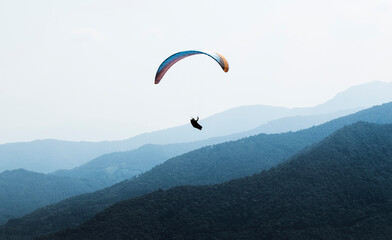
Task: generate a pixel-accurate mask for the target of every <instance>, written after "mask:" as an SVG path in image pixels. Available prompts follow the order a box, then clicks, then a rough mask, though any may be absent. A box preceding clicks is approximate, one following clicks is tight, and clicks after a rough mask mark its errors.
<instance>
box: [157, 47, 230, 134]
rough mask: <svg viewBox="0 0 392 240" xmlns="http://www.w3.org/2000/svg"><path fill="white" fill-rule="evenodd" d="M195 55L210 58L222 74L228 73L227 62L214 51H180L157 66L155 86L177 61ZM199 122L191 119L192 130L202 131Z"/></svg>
mask: <svg viewBox="0 0 392 240" xmlns="http://www.w3.org/2000/svg"><path fill="white" fill-rule="evenodd" d="M196 54H204V55H207V56H209V57H211V58H212V59H214V60H215V61H216V62H217V63H218V64H219V65H220V66H221V68H222V70H223V71H224V72H227V71H229V64H228V62H227V60H226V59H225V58H224V57H223V56H222V55H221V54H219V53H217V52H214V51H208V50H207V51H205V50H203V51H200V50H189V51H182V52H178V53H175V54H173V55H171V56H170V57H168V58H167V59H166V60H165V61H163V62H162V63H161V65H160V66H159V68H158V70H157V73H156V75H155V82H154V83H155V84H158V83H159V82H160V81H161V80H162V78H163V76H165V73H166V72H167V71H168V70H169V69H170V68H171V67H172V66H173V65H174V64H175V63H176V62H178V61H180V60H181V59H184V58H186V57H189V56H192V55H196ZM197 121H199V117H197V119H194V118H192V119H191V124H192V126H193V127H194V128H197V129H199V130H201V129H202V126H201V125H200V124H199V123H198V122H197Z"/></svg>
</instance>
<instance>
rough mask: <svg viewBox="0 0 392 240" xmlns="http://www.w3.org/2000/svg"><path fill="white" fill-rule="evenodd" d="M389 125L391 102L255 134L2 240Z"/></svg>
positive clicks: (67, 204) (66, 205) (39, 216)
mask: <svg viewBox="0 0 392 240" xmlns="http://www.w3.org/2000/svg"><path fill="white" fill-rule="evenodd" d="M357 121H367V122H373V123H380V124H385V123H392V103H388V104H383V105H381V106H376V107H373V108H370V109H366V110H363V111H360V112H358V113H355V114H351V115H349V116H345V117H341V118H338V119H336V120H332V121H329V122H327V123H324V124H322V125H320V126H316V127H312V128H309V129H305V130H301V131H298V132H288V133H282V134H269V135H268V134H259V135H256V136H252V137H247V138H243V139H240V140H237V141H231V142H226V143H222V144H217V145H212V146H207V147H203V148H201V149H197V150H194V151H191V152H188V153H186V154H183V155H180V156H177V157H174V158H171V159H169V160H167V161H165V162H164V163H162V164H160V165H158V166H156V167H154V168H153V169H151V170H150V171H147V172H145V173H143V174H141V175H140V176H139V177H136V178H134V179H131V180H127V181H123V182H120V183H118V184H115V185H113V186H111V187H108V188H105V189H103V190H100V191H97V192H94V193H89V194H83V195H80V196H76V197H73V198H68V199H65V200H63V201H61V202H59V203H56V204H54V205H50V206H47V207H44V208H41V209H38V210H36V211H34V212H32V213H30V214H27V215H25V216H24V217H22V218H18V219H11V220H9V221H8V222H7V223H6V224H5V225H3V226H1V227H0V237H3V238H5V239H11V238H12V239H31V238H33V237H34V236H38V235H41V234H48V233H53V232H56V231H59V230H61V229H65V228H70V227H74V226H76V225H78V224H81V223H83V222H85V221H86V220H88V219H89V218H91V217H92V216H94V215H95V214H96V213H97V212H99V211H102V210H103V209H105V208H106V207H109V206H110V205H112V204H114V203H116V202H119V201H121V200H125V199H130V198H134V197H137V196H141V195H143V194H147V193H150V192H153V191H156V190H159V189H169V188H172V187H175V186H181V185H205V184H217V183H223V182H225V181H228V180H231V179H235V178H241V177H245V176H251V175H252V174H255V173H258V172H260V171H262V170H266V169H269V168H271V167H274V166H276V165H278V164H279V163H282V162H283V161H285V160H286V159H287V158H289V157H291V156H292V155H294V154H295V153H297V152H298V151H300V150H301V149H304V148H306V147H308V146H310V145H311V144H314V143H316V142H318V141H320V140H322V139H323V138H325V137H327V136H328V135H329V134H331V133H333V132H334V131H336V130H337V129H339V128H341V127H343V126H345V125H350V124H352V123H355V122H357Z"/></svg>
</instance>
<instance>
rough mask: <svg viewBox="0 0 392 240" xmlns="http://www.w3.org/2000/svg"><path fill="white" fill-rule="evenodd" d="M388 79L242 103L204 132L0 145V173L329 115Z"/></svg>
mask: <svg viewBox="0 0 392 240" xmlns="http://www.w3.org/2000/svg"><path fill="white" fill-rule="evenodd" d="M391 86H392V83H382V82H373V83H367V84H363V85H359V86H355V87H352V88H349V89H348V90H346V91H344V92H342V93H340V94H338V95H337V96H336V97H335V98H333V99H331V100H330V101H328V102H326V103H324V104H321V105H318V106H315V107H312V108H293V109H289V108H282V107H271V106H262V105H255V106H242V107H237V108H233V109H230V110H227V111H224V112H221V113H218V114H215V115H213V116H210V117H207V118H202V119H201V120H200V123H201V124H202V125H203V131H201V132H198V134H195V132H194V129H192V127H190V125H189V124H188V121H189V119H184V122H186V123H187V124H185V125H183V126H179V127H174V128H169V129H165V130H160V131H155V132H151V133H144V134H140V135H138V136H135V137H132V138H130V139H126V140H121V141H103V142H69V141H59V140H37V141H33V142H22V143H9V144H2V145H0V159H1V160H2V161H0V172H1V171H4V170H11V169H17V168H24V169H28V170H32V171H36V172H44V173H48V172H52V171H56V170H59V169H71V168H74V167H77V166H80V165H82V164H84V163H86V162H88V161H90V160H92V159H94V158H96V157H99V156H101V155H103V154H106V153H110V152H117V151H128V150H132V149H135V148H138V147H140V146H142V145H144V144H171V143H182V142H193V141H199V140H204V139H208V138H212V137H218V136H226V135H231V134H234V133H240V132H243V131H248V130H251V129H254V128H256V127H258V126H260V125H262V124H265V123H267V122H270V121H272V120H277V119H280V118H285V117H290V116H306V115H320V114H329V113H334V112H338V111H342V110H351V111H354V110H358V109H363V108H365V107H369V106H373V105H376V104H381V103H384V102H388V101H392V91H391V88H392V87H391Z"/></svg>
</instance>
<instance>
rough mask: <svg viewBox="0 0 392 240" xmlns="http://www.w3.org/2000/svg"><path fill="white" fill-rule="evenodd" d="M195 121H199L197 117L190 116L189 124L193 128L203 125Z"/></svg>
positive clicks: (200, 127)
mask: <svg viewBox="0 0 392 240" xmlns="http://www.w3.org/2000/svg"><path fill="white" fill-rule="evenodd" d="M197 121H199V117H197V119H194V118H192V119H191V124H192V126H193V127H194V128H197V129H199V130H201V129H202V128H203V127H202V126H201V125H200V124H199V123H198V122H197Z"/></svg>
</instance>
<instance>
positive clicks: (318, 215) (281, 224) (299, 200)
mask: <svg viewBox="0 0 392 240" xmlns="http://www.w3.org/2000/svg"><path fill="white" fill-rule="evenodd" d="M391 185H392V125H391V124H389V125H375V124H368V123H364V122H361V123H357V124H354V125H352V126H348V127H345V128H343V129H341V130H339V131H337V132H336V133H334V134H333V135H332V136H330V137H327V138H326V139H325V140H323V141H322V142H320V143H318V144H316V145H314V146H313V147H311V148H309V149H307V150H305V151H302V152H301V153H300V154H298V155H296V156H294V157H292V158H291V159H289V160H288V161H287V162H285V163H283V164H281V165H279V166H278V167H275V168H273V169H271V170H269V171H264V172H262V173H259V174H256V175H254V176H252V177H247V178H243V179H239V180H233V181H230V182H227V183H224V184H220V185H213V186H199V187H192V186H183V187H176V188H174V189H170V190H167V191H163V190H160V191H156V192H153V193H151V194H148V195H145V196H142V197H139V198H135V199H131V200H126V201H123V202H120V203H117V204H115V205H114V206H112V207H110V208H108V209H106V210H104V211H103V212H101V213H99V214H97V215H96V216H94V217H93V218H92V219H91V220H89V221H87V222H86V223H84V224H82V225H81V226H79V227H77V228H75V229H72V230H66V231H62V232H60V233H57V234H55V235H51V236H47V237H41V238H38V239H41V240H44V239H51V240H60V239H63V240H66V239H85V240H87V239H94V240H99V239H271V240H274V239H390V238H391V237H392V229H391V228H390V226H391V223H392V205H391V202H392V189H391V187H390V186H391Z"/></svg>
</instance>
